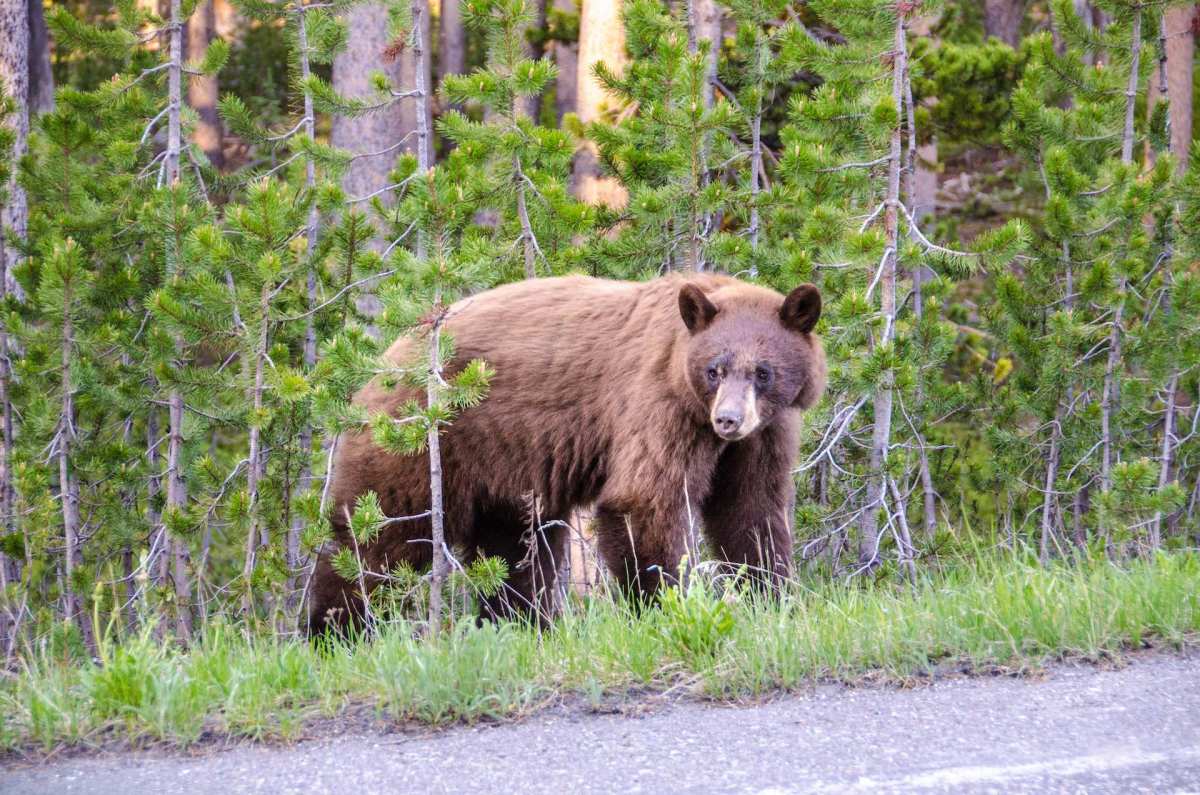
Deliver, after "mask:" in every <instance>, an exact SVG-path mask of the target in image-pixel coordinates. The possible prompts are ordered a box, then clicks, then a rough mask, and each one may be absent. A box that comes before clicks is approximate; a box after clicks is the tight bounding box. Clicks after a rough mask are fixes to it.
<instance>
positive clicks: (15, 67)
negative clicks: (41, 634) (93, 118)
mask: <svg viewBox="0 0 1200 795" xmlns="http://www.w3.org/2000/svg"><path fill="white" fill-rule="evenodd" d="M28 62H29V27H28V25H27V23H26V8H25V4H24V3H18V2H16V0H0V87H2V88H3V90H4V92H5V93H6V94H7V95H8V96H9V97H11V98H12V100H13V102H14V104H15V112H14V113H13V114H12V115H11V116H9V117H7V118H4V119H0V125H4V126H6V127H8V128H10V129H11V130H12V131H13V133H14V136H15V140H14V142H13V144H14V145H13V151H12V154H11V159H10V162H11V163H14V164H15V163H16V162H17V161H18V159H19V158H20V157H21V156H22V155H23V154H24V153H25V150H26V147H27V146H28V137H29V109H28V104H27V101H26V97H27V96H28V80H29V70H28ZM0 197H3V198H4V200H3V201H0V304H2V303H3V302H5V300H6V299H7V297H8V296H9V295H11V294H12V293H13V288H14V287H15V285H16V282H15V281H14V280H13V278H12V269H13V267H14V266H15V265H16V264H17V261H18V258H19V255H18V253H17V249H16V248H15V247H14V246H12V245H11V244H10V243H9V242H8V237H7V236H8V235H10V234H11V235H15V236H17V237H24V235H25V229H26V224H27V220H28V215H27V207H26V200H25V191H24V189H23V188H22V187H21V186H20V185H19V184H18V183H17V180H16V174H15V170H14V173H13V175H12V179H11V181H10V182H9V183H8V184H7V185H0ZM18 297H19V296H18ZM8 347H9V346H8V333H7V331H6V329H5V327H4V326H3V325H0V424H2V427H0V431H2V432H3V438H2V439H0V521H2V524H0V535H6V534H7V533H8V532H10V531H11V530H12V529H13V513H14V511H15V508H16V492H15V491H14V489H13V477H12V453H13V407H12V402H11V400H10V396H9V379H10V375H11V374H10V372H9V359H8V352H9V351H8ZM0 569H2V570H3V576H4V577H5V579H6V580H8V579H10V578H11V579H15V578H16V577H17V575H18V569H17V562H16V561H15V560H14V561H11V562H10V561H9V560H8V558H7V556H6V555H4V554H3V553H0ZM6 634H7V633H6Z"/></svg>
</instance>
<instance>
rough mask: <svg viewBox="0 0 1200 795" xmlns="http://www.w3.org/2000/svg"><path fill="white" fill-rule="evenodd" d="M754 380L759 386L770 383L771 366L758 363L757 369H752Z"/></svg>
mask: <svg viewBox="0 0 1200 795" xmlns="http://www.w3.org/2000/svg"><path fill="white" fill-rule="evenodd" d="M754 380H755V381H756V382H757V383H758V385H759V386H766V385H767V384H769V383H771V368H770V367H767V366H766V365H762V364H760V365H759V366H758V369H756V370H755V371H754Z"/></svg>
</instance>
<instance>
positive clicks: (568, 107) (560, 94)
mask: <svg viewBox="0 0 1200 795" xmlns="http://www.w3.org/2000/svg"><path fill="white" fill-rule="evenodd" d="M554 10H555V11H558V12H560V13H563V14H574V13H576V10H577V9H576V7H575V0H554ZM554 63H555V65H556V66H558V77H557V78H556V84H555V88H554V104H555V111H556V113H557V114H558V120H559V121H560V122H561V121H562V118H563V116H565V115H566V114H568V113H574V112H575V96H576V92H577V90H578V83H579V42H577V41H576V42H565V41H556V42H554Z"/></svg>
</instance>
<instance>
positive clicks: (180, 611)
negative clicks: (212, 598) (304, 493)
mask: <svg viewBox="0 0 1200 795" xmlns="http://www.w3.org/2000/svg"><path fill="white" fill-rule="evenodd" d="M182 15H183V10H182V0H171V17H170V20H171V29H170V34H169V45H168V46H169V48H170V49H169V52H168V63H169V68H168V69H167V152H166V158H165V164H164V167H165V179H166V184H167V185H168V186H169V187H171V188H174V187H175V186H176V185H178V184H179V181H180V158H181V156H182V152H183V121H182V113H183V30H182V27H183V16H182ZM172 251H178V248H177V247H174V248H172ZM174 256H175V255H174V254H169V255H168V262H167V268H168V274H167V275H168V278H178V277H182V275H183V274H182V272H181V271H182V268H181V264H180V263H179V262H177V261H175V260H174ZM175 351H176V355H178V356H182V354H183V342H182V340H180V339H176V340H175ZM167 422H168V430H167V433H168V440H167V503H166V505H167V509H168V510H169V511H173V512H181V511H183V510H184V509H185V508H186V507H187V485H186V483H185V482H184V479H183V395H182V394H181V393H180V391H179V389H178V388H174V389H172V390H171V394H170V397H169V398H168V414H167ZM168 538H170V534H168V533H166V532H165V527H164V540H167V539H168ZM170 541H171V544H170V547H171V558H172V562H173V564H174V565H173V566H172V572H173V576H172V578H173V584H174V588H175V609H176V623H175V634H176V636H177V637H179V638H180V640H185V641H186V640H189V639H190V638H191V634H192V619H191V584H190V580H189V578H188V573H187V557H188V551H187V544H186V543H185V542H184V541H183V540H182V539H175V538H170ZM164 554H166V553H165V551H164Z"/></svg>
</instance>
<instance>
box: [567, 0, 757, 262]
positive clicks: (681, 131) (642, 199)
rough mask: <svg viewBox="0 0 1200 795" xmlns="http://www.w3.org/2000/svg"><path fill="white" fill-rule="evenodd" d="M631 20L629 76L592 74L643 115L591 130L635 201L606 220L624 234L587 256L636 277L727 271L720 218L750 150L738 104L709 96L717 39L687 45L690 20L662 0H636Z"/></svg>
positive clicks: (628, 8)
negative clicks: (744, 147) (736, 170)
mask: <svg viewBox="0 0 1200 795" xmlns="http://www.w3.org/2000/svg"><path fill="white" fill-rule="evenodd" d="M624 18H625V26H626V32H627V37H628V38H627V42H628V47H629V51H630V53H631V55H632V56H633V57H632V61H631V62H630V64H629V66H628V68H627V69H626V70H625V74H624V75H623V76H618V75H617V74H616V73H615V72H614V71H612V70H611V69H610V68H609V67H608V66H607V65H604V64H598V65H597V66H596V70H595V71H596V76H597V78H598V79H599V80H600V82H601V84H602V85H603V86H604V87H605V89H606V90H607V91H609V92H610V93H611V94H612V95H613V96H615V97H617V98H618V100H619V101H620V102H622V103H624V104H626V105H629V106H636V108H637V112H636V113H634V114H630V115H629V116H628V117H627V118H625V119H624V120H622V121H621V122H620V123H618V124H615V125H607V124H603V123H601V122H594V123H592V124H590V125H588V126H587V127H586V129H585V132H586V134H587V136H588V138H589V139H590V140H592V141H594V142H595V144H596V146H597V148H598V150H599V155H600V160H601V163H603V165H604V167H605V168H606V169H607V170H609V171H611V172H613V173H614V174H616V175H617V178H618V179H619V180H620V181H621V183H622V185H624V186H625V188H626V189H627V190H628V192H629V202H628V205H627V207H626V210H625V212H624V213H621V214H615V213H611V212H610V213H609V214H608V217H607V218H606V219H602V225H604V226H607V227H608V228H610V229H612V230H613V231H615V232H617V234H616V237H615V239H613V240H607V239H605V240H603V241H598V242H597V244H596V245H595V246H594V247H593V250H592V251H591V252H590V253H589V259H590V260H591V261H592V262H593V263H595V264H594V265H593V270H595V271H597V272H599V270H600V268H602V267H603V268H604V269H605V270H606V271H607V272H608V273H610V274H611V275H614V276H623V277H632V276H644V275H648V274H653V273H661V272H664V271H669V270H680V269H684V270H696V271H702V270H706V269H712V268H714V267H722V268H728V267H729V263H727V262H725V261H724V257H721V256H718V252H721V253H724V252H725V249H727V248H729V246H728V245H727V241H726V244H725V245H722V244H719V243H716V242H714V237H716V236H717V234H718V233H717V230H716V229H715V228H714V223H715V220H716V219H717V218H718V217H719V216H720V215H722V214H724V213H727V212H729V210H730V207H731V206H732V203H733V200H734V198H735V196H736V194H735V192H734V191H732V190H729V189H728V188H727V186H726V180H727V178H728V173H729V171H730V169H731V168H732V167H733V166H734V165H735V164H736V163H737V162H738V161H739V160H741V159H743V158H744V154H743V153H742V152H741V151H740V149H741V147H740V145H739V144H738V142H737V141H736V138H734V137H732V135H733V132H734V127H735V125H736V122H737V113H736V111H735V110H734V108H733V106H732V105H731V104H730V103H729V102H715V103H714V102H711V101H709V99H708V97H709V95H710V92H711V90H712V87H711V86H710V69H709V55H708V53H709V51H710V48H712V47H714V46H717V44H716V43H714V42H711V41H699V42H697V43H696V44H695V46H694V47H692V46H689V35H688V29H687V26H686V25H685V23H684V22H683V21H681V20H680V19H679V18H677V17H676V16H675V15H673V14H672V13H671V12H670V11H668V10H667V9H665V8H663V7H662V6H661V5H659V4H657V3H652V2H644V1H643V0H631V2H628V3H627V4H626V5H625V10H624ZM710 163H712V164H716V166H715V167H713V168H710V165H709V164H710ZM713 172H715V173H713Z"/></svg>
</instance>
